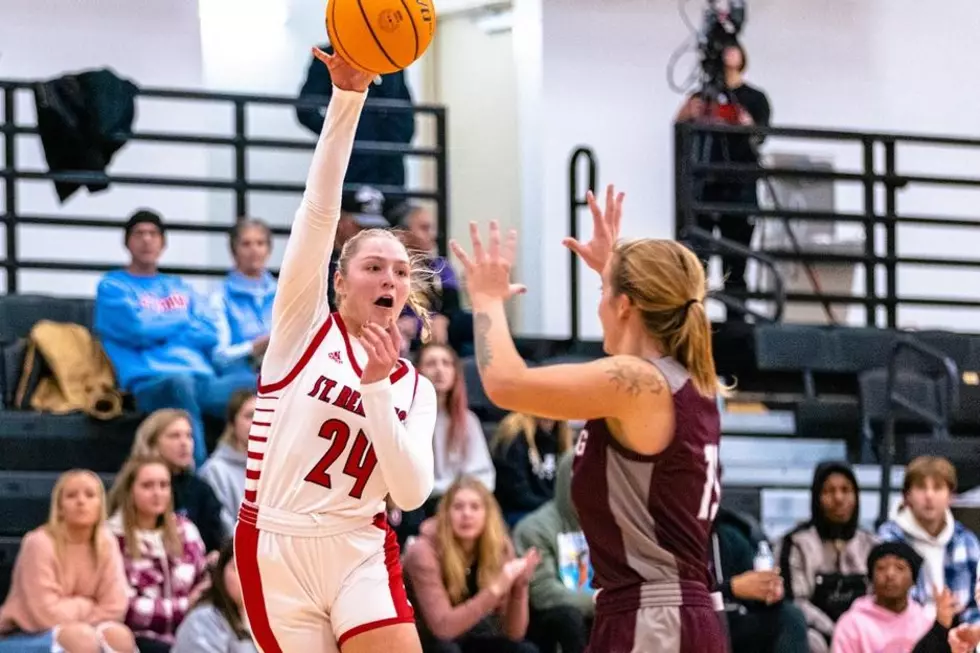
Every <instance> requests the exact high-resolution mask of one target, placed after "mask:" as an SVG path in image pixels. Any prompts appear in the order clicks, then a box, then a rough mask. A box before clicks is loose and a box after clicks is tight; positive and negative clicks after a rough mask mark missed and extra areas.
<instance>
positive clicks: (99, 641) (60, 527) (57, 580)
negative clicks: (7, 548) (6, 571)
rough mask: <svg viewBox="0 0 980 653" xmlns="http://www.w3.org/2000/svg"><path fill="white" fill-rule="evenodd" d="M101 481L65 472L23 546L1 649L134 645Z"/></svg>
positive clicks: (124, 650)
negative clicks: (45, 517) (40, 522)
mask: <svg viewBox="0 0 980 653" xmlns="http://www.w3.org/2000/svg"><path fill="white" fill-rule="evenodd" d="M105 513H106V507H105V490H104V488H103V487H102V480H101V479H99V477H98V476H96V475H95V474H94V473H92V472H90V471H87V470H79V469H74V470H71V471H68V472H65V473H64V474H62V475H61V476H60V477H59V478H58V481H57V482H56V483H55V485H54V490H53V492H52V493H51V510H50V512H49V513H48V521H47V523H46V524H45V525H44V526H41V527H40V528H36V529H34V530H33V531H31V532H30V533H28V534H27V535H25V536H24V539H23V540H22V541H21V544H20V552H19V553H18V555H17V561H16V562H15V563H14V573H13V584H12V586H11V588H10V594H9V595H8V596H7V600H6V602H5V603H4V604H3V605H2V606H0V651H4V652H6V651H9V652H11V653H29V652H30V651H43V652H44V653H47V652H48V651H60V650H64V651H69V652H74V651H98V650H100V648H101V647H103V646H108V647H110V648H111V649H112V650H113V651H117V652H118V653H129V652H131V651H135V650H136V648H135V647H136V643H135V640H134V638H133V633H132V632H130V630H129V629H128V628H127V627H126V626H124V625H123V624H122V621H123V618H124V617H125V616H126V606H127V597H126V578H125V576H124V575H123V571H122V556H121V555H120V554H119V548H118V547H117V546H116V542H115V540H114V539H113V537H112V535H111V534H110V533H109V532H108V530H106V528H105V522H106V516H105Z"/></svg>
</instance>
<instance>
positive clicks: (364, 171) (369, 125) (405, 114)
mask: <svg viewBox="0 0 980 653" xmlns="http://www.w3.org/2000/svg"><path fill="white" fill-rule="evenodd" d="M320 47H321V49H322V50H323V51H325V52H327V53H329V54H333V47H331V45H330V44H329V43H327V44H324V45H322V46H320ZM380 80H381V81H380V83H376V84H375V85H374V86H372V87H371V96H370V97H371V100H401V101H403V102H407V103H411V102H412V93H411V91H410V90H409V88H408V84H407V83H406V82H405V72H404V71H402V70H399V71H398V72H394V73H390V74H387V75H382V76H381V77H380ZM332 95H333V84H332V83H331V81H330V75H329V74H328V71H327V68H326V66H324V65H323V64H321V63H320V62H319V61H317V60H316V59H315V58H311V59H310V67H309V70H308V71H307V73H306V81H305V82H304V83H303V87H302V88H301V89H300V92H299V97H300V99H316V100H325V101H326V102H329V101H330V97H331V96H332ZM325 115H326V106H317V107H309V106H298V107H296V118H297V119H298V120H299V122H300V124H301V125H303V126H304V127H306V128H307V129H309V130H310V131H311V132H313V133H314V134H315V135H317V136H319V135H320V132H321V131H322V130H323V118H324V116H325ZM414 136H415V114H414V113H413V112H412V111H410V110H395V109H381V110H374V109H372V108H371V104H370V101H369V103H368V107H367V109H366V110H365V111H364V113H363V114H362V115H361V120H360V122H359V123H358V125H357V132H355V134H354V141H355V149H354V153H353V154H352V155H351V158H350V165H349V166H347V176H346V177H344V182H345V183H347V184H369V185H372V186H397V187H404V186H405V161H404V158H405V157H404V156H398V155H395V156H392V155H386V154H365V153H361V152H358V151H357V149H356V143H360V142H362V141H373V142H378V143H390V144H392V145H408V144H409V143H411V142H412V138H413V137H414Z"/></svg>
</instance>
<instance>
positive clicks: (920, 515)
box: [878, 456, 980, 624]
mask: <svg viewBox="0 0 980 653" xmlns="http://www.w3.org/2000/svg"><path fill="white" fill-rule="evenodd" d="M955 491H956V468H955V467H953V464H952V463H951V462H949V461H948V460H946V459H945V458H941V457H938V456H920V457H918V458H916V459H914V460H913V461H911V462H910V463H909V464H908V466H906V468H905V481H904V483H903V486H902V506H901V508H900V509H899V511H898V513H897V514H896V515H895V518H894V519H892V520H891V521H887V522H885V523H884V524H882V525H881V528H879V529H878V537H880V538H881V539H882V540H888V541H893V540H899V541H902V542H905V543H907V544H908V545H910V546H911V547H912V548H913V549H915V550H916V552H917V553H918V554H919V555H920V556H922V559H923V563H922V572H921V573H920V574H919V576H918V577H917V579H916V584H915V587H914V588H913V589H912V599H913V600H914V601H917V602H918V603H921V604H922V605H923V606H925V608H926V611H927V612H930V613H932V612H933V611H934V610H935V608H934V606H933V604H932V600H933V594H934V589H935V588H936V587H939V588H940V589H942V588H949V591H950V592H952V594H953V597H954V598H955V599H956V603H957V605H958V606H959V608H960V612H959V613H958V614H957V615H956V623H957V624H960V623H971V624H977V623H980V610H978V609H977V600H976V597H975V596H974V588H975V586H976V582H977V564H978V562H980V540H978V539H977V536H976V535H975V534H974V533H973V532H972V531H970V530H969V529H968V528H967V527H966V526H964V525H963V524H961V523H960V522H958V521H956V520H955V519H953V513H952V512H951V511H950V502H951V500H952V498H953V493H954V492H955Z"/></svg>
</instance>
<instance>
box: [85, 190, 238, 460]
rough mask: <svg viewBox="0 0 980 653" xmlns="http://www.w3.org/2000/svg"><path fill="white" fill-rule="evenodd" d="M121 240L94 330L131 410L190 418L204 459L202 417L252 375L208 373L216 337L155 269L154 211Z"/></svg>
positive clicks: (157, 228) (215, 411)
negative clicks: (119, 259) (173, 411)
mask: <svg viewBox="0 0 980 653" xmlns="http://www.w3.org/2000/svg"><path fill="white" fill-rule="evenodd" d="M123 242H124V244H125V246H126V249H127V250H129V254H130V263H129V265H128V266H127V267H125V268H124V269H121V270H113V271H111V272H109V273H107V274H106V275H105V276H104V277H103V278H102V280H101V281H100V282H99V287H98V290H97V292H96V296H95V324H94V330H95V334H96V335H97V336H98V337H99V338H100V340H101V341H102V346H103V347H104V349H105V351H106V354H107V355H108V356H109V360H110V361H112V365H113V367H114V368H115V371H116V377H117V379H118V382H119V385H120V387H121V388H122V389H123V390H125V391H127V392H130V393H131V394H132V395H133V396H134V398H135V399H136V407H137V409H139V410H140V411H143V412H147V413H149V412H153V411H155V410H157V409H160V408H179V409H183V410H185V411H187V413H188V414H189V415H190V416H191V420H192V422H193V428H194V459H195V463H196V464H197V465H198V466H200V465H201V464H203V463H204V460H205V459H206V458H207V447H206V446H205V438H204V424H203V415H204V414H208V415H214V416H216V417H223V416H224V411H225V406H226V405H227V404H228V398H229V397H230V396H231V394H232V393H233V392H234V391H235V390H237V389H239V388H254V387H255V383H256V377H255V374H254V373H252V372H244V373H238V374H233V375H229V376H224V377H220V378H219V377H218V376H217V375H216V374H215V370H214V367H213V365H212V363H211V352H212V350H213V349H214V347H215V345H217V344H218V336H217V330H216V328H215V326H214V322H213V315H212V313H211V311H210V307H209V306H208V302H207V300H205V299H204V298H202V297H199V296H198V294H197V293H196V292H195V291H194V289H193V288H192V287H191V286H190V285H189V284H188V283H187V282H185V281H184V280H183V279H181V278H180V277H177V276H173V275H168V274H161V273H160V271H159V269H158V264H159V261H160V256H161V254H162V253H163V250H164V248H165V247H166V243H167V241H166V228H165V225H164V222H163V219H162V218H161V217H160V215H159V214H157V213H156V212H154V211H150V210H146V209H143V210H140V211H137V212H136V213H134V214H133V215H132V216H130V218H129V220H128V221H127V222H126V225H125V232H124V237H123Z"/></svg>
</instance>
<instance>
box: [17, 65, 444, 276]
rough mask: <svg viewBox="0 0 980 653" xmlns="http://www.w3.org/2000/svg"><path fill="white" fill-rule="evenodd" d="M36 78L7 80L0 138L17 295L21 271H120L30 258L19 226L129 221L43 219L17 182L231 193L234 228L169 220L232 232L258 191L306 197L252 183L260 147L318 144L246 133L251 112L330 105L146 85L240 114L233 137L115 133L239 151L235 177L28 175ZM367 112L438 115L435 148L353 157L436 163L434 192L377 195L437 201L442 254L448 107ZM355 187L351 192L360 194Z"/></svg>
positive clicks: (146, 92) (382, 104) (384, 105)
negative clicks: (26, 105) (23, 156)
mask: <svg viewBox="0 0 980 653" xmlns="http://www.w3.org/2000/svg"><path fill="white" fill-rule="evenodd" d="M35 83H36V82H34V81H24V80H0V91H2V100H3V102H2V109H3V113H2V116H3V119H2V122H0V133H2V134H3V136H4V139H3V140H4V149H3V152H4V167H3V168H0V178H2V179H3V184H4V196H5V202H4V207H3V213H2V214H0V222H2V224H3V228H4V230H5V232H6V234H5V235H6V250H5V253H4V257H3V259H2V261H0V266H2V267H3V268H4V269H5V270H6V276H7V292H8V293H16V292H17V290H18V285H19V284H18V273H19V272H20V271H21V270H62V271H88V272H101V271H106V270H110V269H112V268H115V267H118V265H115V264H110V263H101V262H92V261H78V262H75V261H55V260H44V259H25V258H22V257H21V256H20V254H19V252H18V236H17V227H18V226H19V225H47V226H65V227H90V228H95V229H116V230H118V229H121V228H122V226H123V220H124V218H122V217H117V218H110V217H105V218H101V217H100V218H93V217H77V216H68V215H51V214H44V215H41V214H37V213H34V212H32V211H31V210H30V209H25V207H22V206H20V205H19V203H18V182H20V181H29V180H49V181H51V182H68V183H78V184H89V183H102V184H111V185H136V186H151V187H163V188H187V189H200V190H218V191H226V192H227V191H230V192H232V193H234V197H235V203H234V204H235V209H234V215H230V216H228V218H229V222H228V223H227V224H216V223H214V222H212V221H208V222H205V221H197V222H194V221H181V222H173V223H168V225H167V228H168V229H169V230H173V231H184V232H191V233H216V234H226V233H227V231H228V229H229V228H230V227H231V226H232V225H233V224H234V221H235V220H236V219H238V218H240V217H242V216H245V215H247V214H248V209H249V196H250V193H253V192H264V193H291V194H299V193H302V192H303V184H302V183H283V182H270V181H259V180H252V179H250V178H249V175H248V165H247V162H248V156H247V155H248V153H249V152H251V151H255V150H263V149H265V150H301V151H302V150H310V151H312V150H313V148H314V147H315V145H316V141H315V139H313V138H309V139H284V138H258V137H253V136H249V135H248V134H247V129H246V126H247V120H248V112H249V108H250V107H254V106H289V107H311V108H319V107H323V106H325V105H326V104H327V102H328V101H329V99H328V98H326V97H322V98H304V99H299V98H296V97H286V96H275V95H261V94H244V93H211V92H201V91H187V90H180V89H168V88H141V89H139V93H138V97H142V98H152V99H165V100H180V101H186V102H207V103H215V102H218V103H224V104H226V105H228V106H230V107H231V108H232V110H233V112H234V128H233V133H232V134H231V135H228V136H215V135H213V134H191V133H184V132H181V133H176V132H173V133H172V132H168V131H137V132H132V133H125V134H118V135H115V136H117V137H118V138H122V139H126V140H128V141H145V142H153V143H166V144H181V145H198V146H200V145H205V146H214V147H223V148H231V149H232V150H233V151H234V173H233V175H232V176H231V177H230V178H224V179H222V178H191V177H181V176H155V175H135V174H103V173H94V172H81V171H78V172H75V171H70V172H50V171H45V170H37V169H34V170H27V169H23V168H21V167H19V165H18V156H17V141H18V138H20V137H24V136H30V135H37V133H38V130H37V127H36V126H34V125H25V124H22V123H21V122H19V121H18V116H17V106H16V94H17V92H18V91H22V90H30V89H32V88H33V86H34V84H35ZM364 111H365V112H371V111H387V112H409V113H412V114H422V115H431V116H433V117H434V118H435V145H433V146H432V147H415V146H412V145H403V144H400V143H383V142H374V141H355V143H354V152H356V153H360V154H377V155H386V156H405V155H411V156H419V157H426V158H431V159H435V189H434V190H409V189H406V188H401V187H395V186H378V187H377V188H378V190H380V191H381V192H382V193H384V194H385V196H386V197H388V198H392V199H410V198H417V199H427V200H434V201H435V202H436V204H437V209H436V219H437V221H438V225H439V239H438V245H439V247H440V251H446V238H447V234H448V232H449V230H448V224H449V202H448V201H447V197H448V187H449V172H448V170H449V169H448V164H447V160H446V155H447V151H448V149H447V142H446V141H447V124H446V109H445V108H444V107H440V106H431V105H418V104H411V103H409V102H402V101H395V100H373V99H369V100H368V101H367V102H366V103H365V107H364ZM356 187H357V185H351V186H350V187H349V189H351V190H354V189H356ZM273 233H275V234H277V235H285V234H288V233H289V228H288V227H274V228H273ZM161 270H162V271H164V272H168V273H171V274H189V275H204V276H220V275H223V274H226V273H227V271H228V270H227V269H226V268H218V267H209V266H204V265H201V266H184V267H168V268H161Z"/></svg>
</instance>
